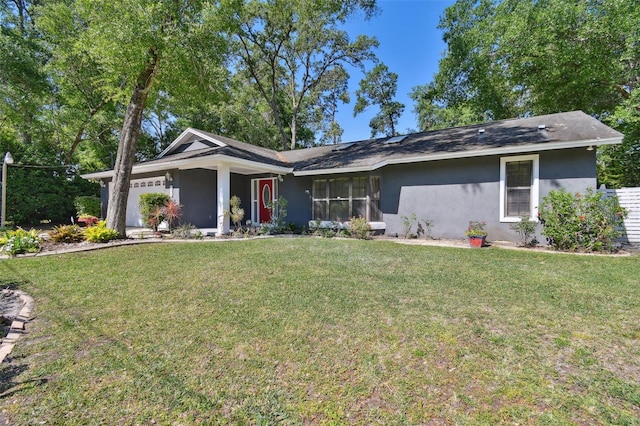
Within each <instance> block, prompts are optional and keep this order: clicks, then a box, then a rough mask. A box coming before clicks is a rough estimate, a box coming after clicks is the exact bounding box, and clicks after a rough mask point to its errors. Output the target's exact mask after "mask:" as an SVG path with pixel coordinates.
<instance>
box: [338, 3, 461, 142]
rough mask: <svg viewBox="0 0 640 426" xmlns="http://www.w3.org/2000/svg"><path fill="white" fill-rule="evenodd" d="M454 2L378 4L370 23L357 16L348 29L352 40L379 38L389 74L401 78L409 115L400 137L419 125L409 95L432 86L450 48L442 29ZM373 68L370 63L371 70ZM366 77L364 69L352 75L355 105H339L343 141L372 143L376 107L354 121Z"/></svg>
mask: <svg viewBox="0 0 640 426" xmlns="http://www.w3.org/2000/svg"><path fill="white" fill-rule="evenodd" d="M453 3H454V0H378V6H379V7H380V9H381V13H379V14H378V15H377V16H375V17H374V18H373V19H371V20H369V21H365V20H364V19H362V18H354V19H352V20H350V21H349V22H348V23H347V25H346V26H345V29H346V30H347V31H348V32H349V35H350V36H351V37H352V38H355V37H356V36H357V35H358V34H365V35H368V36H373V37H376V38H377V39H378V41H379V42H380V47H379V48H378V49H376V56H377V57H378V59H379V60H380V61H381V62H383V63H384V64H385V65H386V66H387V67H388V68H389V70H390V71H392V72H394V73H396V74H398V91H397V92H396V99H395V100H397V101H398V102H402V103H403V104H404V105H405V110H404V114H403V115H402V117H401V118H400V120H399V121H398V127H397V129H398V131H399V132H400V133H406V132H407V131H408V130H416V129H417V127H418V126H417V120H416V116H415V114H414V112H413V100H412V99H411V98H410V97H409V93H410V92H411V90H412V89H413V88H414V87H415V86H418V85H421V84H426V83H428V82H430V81H431V80H432V78H433V75H434V74H435V73H436V71H437V70H438V61H439V60H440V58H441V57H442V52H443V51H444V49H445V44H444V43H443V42H442V32H441V31H440V30H439V29H438V28H437V26H438V23H439V22H440V16H441V15H442V13H443V12H444V10H445V9H446V8H447V7H448V6H450V5H452V4H453ZM372 67H373V65H369V66H368V67H367V70H369V69H371V68H372ZM363 77H364V75H363V74H361V73H360V72H359V71H357V70H352V71H351V79H350V81H349V91H350V92H351V103H350V104H348V105H345V104H342V105H340V107H339V108H340V109H339V113H338V117H337V118H338V122H339V123H340V125H341V126H342V128H343V129H344V133H343V135H342V141H343V142H350V141H357V140H362V139H368V138H369V137H370V135H371V129H370V128H369V120H371V118H372V117H373V116H374V115H375V114H376V112H377V108H375V107H372V108H370V109H369V110H367V111H364V112H363V113H361V114H359V115H358V116H357V117H355V118H354V117H353V106H354V104H355V91H356V90H357V89H358V85H359V83H360V80H361V79H362V78H363Z"/></svg>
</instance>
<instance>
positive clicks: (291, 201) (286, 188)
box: [278, 175, 312, 226]
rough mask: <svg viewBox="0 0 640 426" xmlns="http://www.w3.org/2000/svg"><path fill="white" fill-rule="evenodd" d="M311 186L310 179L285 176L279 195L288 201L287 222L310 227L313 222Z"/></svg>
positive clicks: (279, 187)
mask: <svg viewBox="0 0 640 426" xmlns="http://www.w3.org/2000/svg"><path fill="white" fill-rule="evenodd" d="M311 184H312V179H311V178H310V177H294V176H292V175H288V176H284V177H283V181H282V182H279V183H278V192H279V194H280V195H281V196H283V197H284V198H286V200H287V217H286V219H285V220H286V221H287V222H291V223H295V224H297V225H298V226H308V223H309V221H310V220H311V188H312V186H311ZM306 191H309V192H308V193H307V192H306Z"/></svg>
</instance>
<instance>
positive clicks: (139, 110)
mask: <svg viewBox="0 0 640 426" xmlns="http://www.w3.org/2000/svg"><path fill="white" fill-rule="evenodd" d="M158 65H159V57H158V54H157V52H156V51H155V50H154V49H151V50H150V51H149V61H148V62H147V64H146V66H145V68H144V70H143V71H142V72H141V73H140V75H139V76H138V79H137V82H136V85H135V86H134V88H133V94H132V95H131V99H130V100H129V106H127V111H126V113H125V116H124V124H123V125H122V133H121V135H120V142H119V143H118V154H117V155H116V162H115V165H114V168H113V173H114V175H113V185H112V187H111V193H110V194H109V205H108V207H107V227H108V228H110V229H114V230H116V231H118V234H120V236H121V237H125V236H126V228H127V198H128V197H129V182H130V181H131V169H132V168H133V163H134V161H135V154H136V145H137V144H138V139H139V138H140V132H141V124H142V115H143V113H144V108H145V105H146V103H147V96H148V95H149V90H150V89H151V86H152V85H153V81H154V79H155V76H156V73H157V71H158Z"/></svg>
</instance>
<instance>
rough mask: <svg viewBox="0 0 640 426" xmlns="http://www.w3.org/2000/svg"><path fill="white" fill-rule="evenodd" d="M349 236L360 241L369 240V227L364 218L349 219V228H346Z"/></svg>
mask: <svg viewBox="0 0 640 426" xmlns="http://www.w3.org/2000/svg"><path fill="white" fill-rule="evenodd" d="M347 230H348V232H349V236H351V237H352V238H357V239H360V240H367V239H369V238H371V226H370V225H369V223H368V222H367V219H365V218H364V217H362V216H360V217H352V218H350V219H349V227H348V228H347Z"/></svg>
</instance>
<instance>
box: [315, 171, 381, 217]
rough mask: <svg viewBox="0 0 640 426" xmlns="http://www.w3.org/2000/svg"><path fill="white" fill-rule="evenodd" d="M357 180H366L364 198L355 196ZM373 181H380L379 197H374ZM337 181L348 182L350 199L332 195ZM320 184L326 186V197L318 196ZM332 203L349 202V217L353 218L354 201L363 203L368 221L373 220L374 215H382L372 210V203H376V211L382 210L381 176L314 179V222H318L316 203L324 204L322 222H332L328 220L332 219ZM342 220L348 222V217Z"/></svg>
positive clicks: (378, 186)
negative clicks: (332, 186)
mask: <svg viewBox="0 0 640 426" xmlns="http://www.w3.org/2000/svg"><path fill="white" fill-rule="evenodd" d="M357 179H362V180H364V184H365V194H364V197H356V196H354V187H353V185H354V180H357ZM372 179H377V180H378V185H377V189H378V192H377V196H376V197H373V196H372V195H373V194H372V193H371V192H372V182H371V180H372ZM337 180H346V181H348V185H349V196H348V197H341V196H337V195H336V196H334V195H333V194H331V191H330V188H331V182H334V181H337ZM320 182H322V186H324V191H323V192H324V197H318V196H317V195H316V189H317V188H318V187H317V185H318V184H320ZM332 201H348V205H349V208H348V209H349V212H350V214H349V215H348V216H349V217H352V216H353V215H354V214H353V213H354V212H353V209H354V201H361V202H364V203H365V218H366V220H367V221H371V218H372V216H373V214H374V213H377V214H380V213H379V212H373V211H372V210H373V209H372V208H371V207H372V206H371V204H372V202H374V203H376V209H377V210H378V211H379V209H380V206H379V204H380V176H353V177H343V176H336V177H330V178H329V177H328V178H321V179H313V181H312V194H311V203H312V208H311V215H312V218H313V220H318V218H317V217H316V203H317V202H321V203H323V204H324V208H323V210H324V215H323V218H320V220H331V219H328V218H330V217H331V202H332ZM340 220H348V217H345V218H340ZM380 220H381V219H380Z"/></svg>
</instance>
